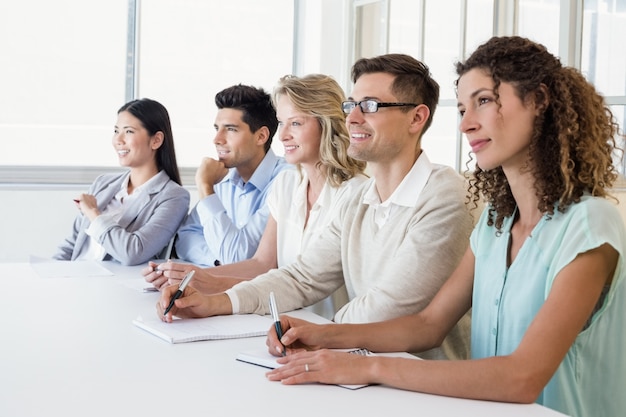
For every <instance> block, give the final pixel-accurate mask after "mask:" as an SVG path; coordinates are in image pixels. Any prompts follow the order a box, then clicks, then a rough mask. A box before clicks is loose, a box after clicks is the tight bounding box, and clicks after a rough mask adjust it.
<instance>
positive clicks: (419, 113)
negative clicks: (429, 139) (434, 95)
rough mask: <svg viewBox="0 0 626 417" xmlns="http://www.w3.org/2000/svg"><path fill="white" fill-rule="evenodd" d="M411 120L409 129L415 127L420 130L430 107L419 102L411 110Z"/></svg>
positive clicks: (426, 118)
mask: <svg viewBox="0 0 626 417" xmlns="http://www.w3.org/2000/svg"><path fill="white" fill-rule="evenodd" d="M411 112H412V113H413V120H412V121H411V129H412V130H413V129H417V130H420V131H422V130H423V129H424V125H425V124H426V121H427V120H428V118H429V117H430V109H429V108H428V106H427V105H425V104H420V105H418V106H416V107H415V108H414V109H413V110H411Z"/></svg>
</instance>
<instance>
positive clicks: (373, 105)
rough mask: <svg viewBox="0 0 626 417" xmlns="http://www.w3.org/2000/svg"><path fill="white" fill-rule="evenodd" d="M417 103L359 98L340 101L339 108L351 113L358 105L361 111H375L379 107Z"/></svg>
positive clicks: (413, 105)
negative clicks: (381, 101) (358, 99)
mask: <svg viewBox="0 0 626 417" xmlns="http://www.w3.org/2000/svg"><path fill="white" fill-rule="evenodd" d="M417 105H418V104H415V103H380V102H378V101H376V100H371V99H370V100H361V101H353V100H350V101H344V102H343V103H341V109H342V110H343V112H344V113H345V114H350V113H352V110H354V109H355V108H356V106H359V107H360V108H361V111H362V112H363V113H376V112H377V111H378V108H379V107H406V106H411V107H415V106H417Z"/></svg>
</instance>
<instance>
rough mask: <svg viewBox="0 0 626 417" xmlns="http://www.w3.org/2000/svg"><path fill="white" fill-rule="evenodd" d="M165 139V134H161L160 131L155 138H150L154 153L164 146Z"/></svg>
mask: <svg viewBox="0 0 626 417" xmlns="http://www.w3.org/2000/svg"><path fill="white" fill-rule="evenodd" d="M164 139H165V136H164V135H163V132H161V131H160V130H159V131H158V132H156V133H155V134H154V136H152V138H150V141H151V145H150V146H151V148H152V150H153V151H156V150H157V149H159V148H160V147H161V145H163V140H164Z"/></svg>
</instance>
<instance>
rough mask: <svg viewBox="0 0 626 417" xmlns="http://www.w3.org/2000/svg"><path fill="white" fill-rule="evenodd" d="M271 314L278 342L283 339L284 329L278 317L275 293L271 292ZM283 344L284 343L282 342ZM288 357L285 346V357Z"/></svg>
mask: <svg viewBox="0 0 626 417" xmlns="http://www.w3.org/2000/svg"><path fill="white" fill-rule="evenodd" d="M270 312H271V313H272V320H274V328H275V329H276V335H277V336H278V340H279V341H280V339H282V337H283V328H282V327H281V325H280V318H279V317H278V308H277V307H276V298H274V292H273V291H272V292H270ZM281 344H282V342H281ZM285 355H287V350H286V349H285V346H284V345H283V356H285Z"/></svg>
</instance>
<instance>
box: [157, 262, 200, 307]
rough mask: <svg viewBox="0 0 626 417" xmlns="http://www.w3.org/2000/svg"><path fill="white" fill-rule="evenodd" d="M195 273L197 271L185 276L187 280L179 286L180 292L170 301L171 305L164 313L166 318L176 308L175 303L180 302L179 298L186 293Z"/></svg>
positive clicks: (177, 291) (184, 279)
mask: <svg viewBox="0 0 626 417" xmlns="http://www.w3.org/2000/svg"><path fill="white" fill-rule="evenodd" d="M195 273H196V271H189V273H188V274H187V275H185V278H183V280H182V281H181V283H180V285H179V286H178V290H176V292H175V293H174V295H173V296H172V299H171V300H170V304H169V305H168V306H167V308H166V309H165V311H164V312H163V315H164V316H165V315H166V314H167V313H169V312H170V310H171V309H172V307H174V301H176V300H178V298H179V297H180V296H181V295H182V294H183V291H185V288H186V287H187V284H189V281H191V277H193V274H195Z"/></svg>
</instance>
